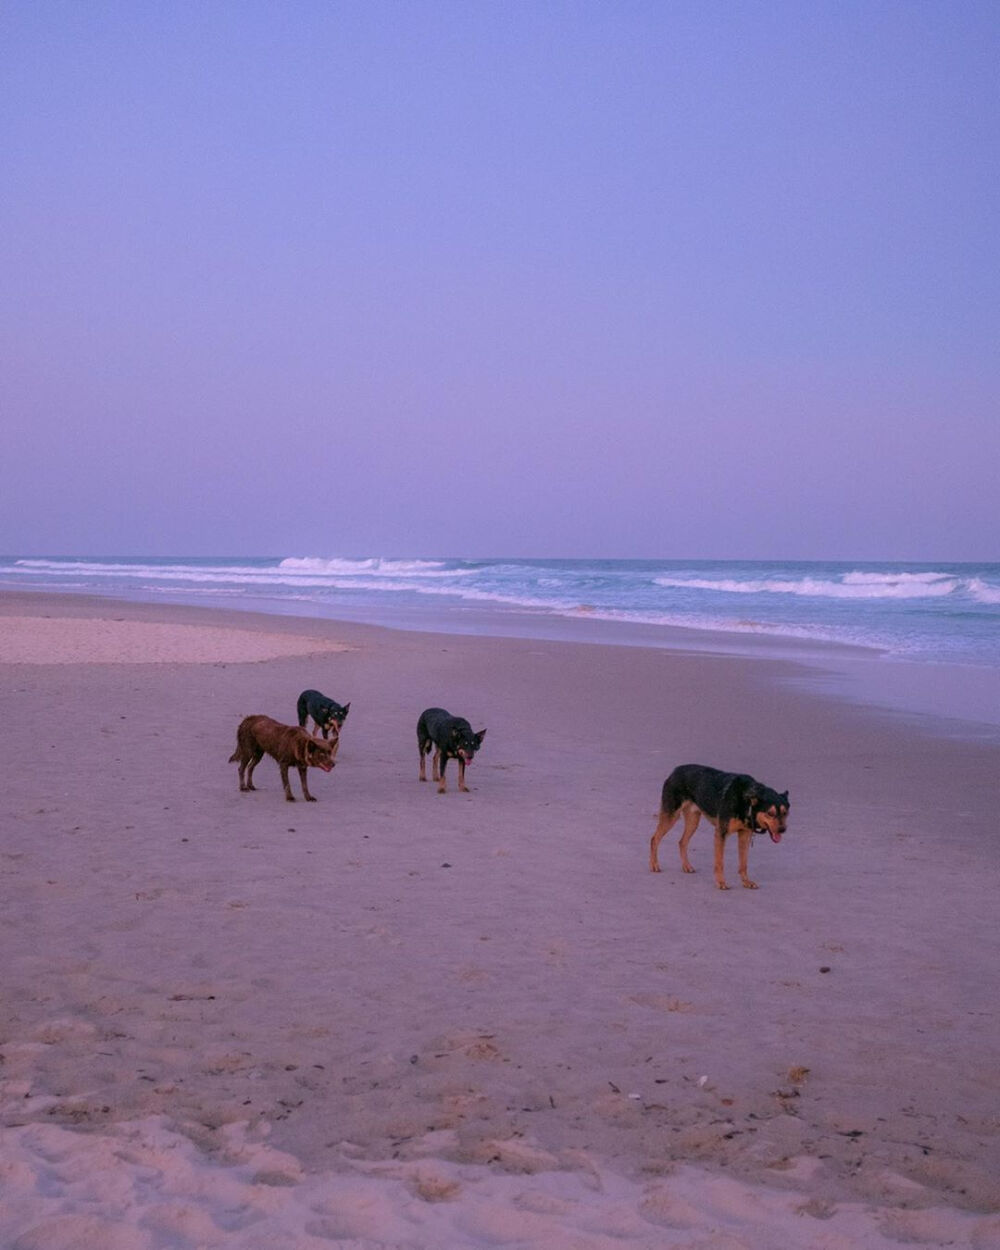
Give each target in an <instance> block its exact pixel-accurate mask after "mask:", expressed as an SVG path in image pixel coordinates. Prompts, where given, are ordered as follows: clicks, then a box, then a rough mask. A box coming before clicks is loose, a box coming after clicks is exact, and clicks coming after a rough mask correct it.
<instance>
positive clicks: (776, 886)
mask: <svg viewBox="0 0 1000 1250" xmlns="http://www.w3.org/2000/svg"><path fill="white" fill-rule="evenodd" d="M109 622H110V624H109ZM112 626H116V627H118V628H115V629H112V628H111V627H112ZM26 637H27V639H28V641H27V642H26V641H24V640H25V638H26ZM43 638H44V654H42V655H39V654H38V647H37V643H38V641H39V640H40V639H43ZM109 640H110V644H112V645H111V646H110V650H111V652H112V654H109ZM119 645H120V646H121V647H122V648H123V650H122V651H120V652H118V655H119V657H120V658H123V659H127V661H128V662H121V663H112V662H109V661H110V660H111V659H113V658H115V655H114V652H115V650H116V648H117V647H118V646H119ZM32 648H33V649H32ZM338 648H346V649H338ZM268 657H274V658H268ZM40 660H45V661H46V662H44V663H41V662H39V661H40ZM12 661H13V662H12ZM788 671H789V669H788V667H787V666H786V665H783V664H781V663H779V662H777V661H770V660H761V659H755V660H744V659H739V658H735V657H731V656H712V655H687V654H683V653H680V652H668V651H655V650H645V649H641V648H629V647H619V648H615V647H602V646H592V645H581V644H569V643H547V642H534V641H523V640H497V639H477V638H459V637H445V636H435V635H430V634H415V633H397V632H392V631H388V630H380V629H375V628H366V627H361V626H356V625H346V624H339V623H338V624H334V623H324V622H317V621H297V620H294V619H291V618H277V617H254V616H249V615H241V614H222V613H212V612H207V611H199V610H197V609H183V608H167V607H158V606H157V607H150V606H143V605H137V604H123V603H112V602H109V601H98V600H86V599H82V598H81V599H74V598H69V597H45V596H36V595H18V594H8V595H3V596H0V699H2V703H0V706H2V708H3V717H2V724H0V735H2V742H0V756H2V758H3V761H4V774H3V789H2V793H0V820H2V831H0V870H2V886H3V897H2V911H0V948H2V953H3V997H2V1006H0V1059H2V1065H0V1115H2V1120H0V1123H2V1125H3V1143H2V1148H0V1188H2V1193H3V1199H4V1201H3V1204H2V1206H0V1246H2V1247H3V1250H8V1248H10V1250H14V1248H16V1250H71V1248H72V1250H77V1248H78V1247H79V1248H82V1247H88V1250H90V1248H92V1247H101V1248H102V1250H145V1248H147V1247H149V1248H154V1247H155V1248H160V1247H162V1248H164V1250H166V1248H167V1247H170V1248H171V1250H174V1248H187V1247H190V1248H192V1250H194V1248H198V1250H201V1248H203V1247H204V1248H207V1247H215V1246H223V1247H239V1248H240V1250H242V1248H244V1247H245V1248H247V1250H252V1248H256V1247H260V1248H261V1250H263V1248H264V1247H267V1250H283V1248H285V1247H288V1248H292V1247H294V1248H295V1250H309V1248H312V1247H317V1248H318V1247H330V1246H339V1247H350V1248H351V1250H375V1247H388V1246H392V1247H407V1248H408V1250H417V1248H425V1247H426V1248H428V1250H429V1248H431V1247H433V1248H435V1250H442V1248H448V1247H457V1248H461V1247H480V1246H497V1245H500V1246H514V1247H525V1248H527V1247H546V1248H548V1247H552V1248H554V1250H562V1248H563V1247H565V1248H567V1250H569V1248H570V1247H573V1248H574V1250H598V1248H601V1250H603V1248H605V1247H612V1246H614V1247H616V1248H628V1247H650V1248H653V1247H668V1246H670V1247H672V1246H686V1247H699V1248H701V1250H739V1248H741V1247H752V1248H754V1250H757V1248H759V1250H764V1248H765V1247H767V1248H769V1250H770V1248H771V1247H775V1246H790V1247H804V1248H805V1247H809V1248H812V1247H816V1248H818V1250H836V1248H841V1247H843V1248H845V1250H846V1248H847V1247H856V1246H862V1247H868V1246H871V1247H882V1246H885V1247H888V1246H893V1247H898V1246H899V1245H900V1244H915V1245H921V1246H939V1245H940V1246H944V1245H952V1246H974V1247H977V1248H978V1250H987V1248H989V1247H997V1246H1000V1180H998V1178H1000V1062H998V1060H1000V1039H998V1030H997V1006H996V1005H997V1002H998V999H1000V996H998V992H997V990H998V987H997V980H998V959H997V943H996V936H997V915H998V907H997V897H998V889H997V887H998V879H997V878H998V873H997V867H996V818H995V815H994V806H995V802H996V789H997V784H996V783H997V773H998V768H997V765H998V756H1000V749H998V748H997V747H996V746H991V745H989V744H986V743H982V742H978V743H976V742H962V741H958V740H943V739H939V738H936V737H935V736H934V735H933V734H932V733H931V732H930V731H929V729H928V727H927V726H921V725H918V724H915V723H910V722H908V721H906V720H904V719H902V718H901V717H898V716H892V715H890V714H888V713H880V712H876V711H872V710H866V709H862V708H853V707H850V706H847V705H841V704H837V703H832V702H828V701H825V700H823V699H822V698H820V697H818V696H810V695H806V694H803V693H801V692H797V691H796V690H794V689H793V688H792V687H790V686H789V685H788V683H785V682H783V681H781V678H782V677H783V676H784V675H786V674H787V673H788ZM306 686H315V687H318V688H319V689H321V690H324V691H325V692H327V693H328V694H330V695H331V696H333V697H334V698H336V699H339V700H341V701H346V700H350V701H351V704H352V710H351V715H350V718H349V719H348V721H347V724H346V726H345V729H344V734H343V743H342V748H341V751H340V755H339V758H338V766H337V768H336V770H335V771H334V772H333V773H332V774H330V775H329V776H326V775H322V774H315V775H314V777H313V778H311V786H312V789H313V791H314V793H315V794H316V795H317V797H318V799H319V802H317V803H315V804H305V803H302V802H299V803H297V804H295V805H294V806H293V805H291V804H287V803H285V802H284V801H283V799H282V796H281V788H280V782H279V779H278V774H277V769H276V767H275V766H274V764H273V763H272V762H271V761H268V760H266V761H265V762H264V763H262V764H261V766H260V768H259V769H258V771H257V782H258V785H259V787H260V789H259V791H258V792H257V793H254V794H240V793H239V791H238V789H237V779H236V768H235V766H234V765H229V764H227V763H226V760H227V757H228V755H229V754H230V752H231V750H232V748H233V745H234V742H235V729H236V725H237V723H238V722H239V720H240V718H241V717H243V716H245V715H247V714H249V713H253V712H266V713H268V714H270V715H272V716H275V717H277V718H278V719H282V720H286V721H293V720H294V714H295V699H296V696H297V695H298V692H299V691H300V690H301V689H302V688H304V687H306ZM429 704H441V705H444V706H446V707H449V708H450V709H451V710H452V711H455V712H459V713H461V714H463V715H466V716H468V717H469V719H470V720H472V721H473V723H474V727H475V728H477V729H478V728H480V727H482V726H484V725H485V726H486V727H487V728H488V730H489V733H488V735H487V738H486V742H485V745H484V749H483V752H482V755H481V756H480V757H479V758H477V760H476V761H475V762H474V764H473V765H472V766H471V768H470V770H469V780H470V784H471V786H472V792H471V793H470V794H460V793H458V792H457V791H455V790H454V778H453V779H452V790H451V792H450V793H449V794H447V795H446V796H441V797H439V796H438V795H437V794H436V793H435V789H434V787H433V786H432V785H423V786H422V785H420V784H419V782H418V781H417V763H418V761H417V751H416V737H415V726H416V719H417V716H418V714H419V712H420V711H421V709H422V708H423V707H425V706H427V705H429ZM688 761H703V762H706V763H712V764H716V765H719V766H722V767H727V768H739V769H743V770H746V771H749V772H751V773H753V774H755V775H756V776H758V777H760V778H761V779H762V780H764V781H766V782H768V783H769V784H772V785H775V786H777V787H778V788H780V789H784V788H785V787H787V788H789V790H790V791H791V797H792V812H791V822H790V829H789V834H788V835H787V837H786V838H785V840H784V841H783V843H782V844H781V846H778V847H775V846H772V845H771V844H770V843H769V842H767V841H766V840H760V839H759V840H758V842H757V845H756V846H755V847H754V848H753V850H752V852H751V872H752V875H753V876H754V877H755V878H756V880H757V881H758V883H759V884H760V887H761V888H760V889H759V890H757V891H746V890H742V889H739V888H735V889H732V890H730V891H728V892H725V893H723V892H720V891H718V890H716V889H715V888H714V885H713V882H712V875H711V871H710V867H711V837H710V835H709V833H708V832H707V831H706V830H704V829H702V830H699V832H698V834H697V835H696V836H695V839H694V842H693V843H692V858H693V859H694V861H695V864H696V866H697V867H698V868H699V869H700V871H699V872H698V873H697V874H696V875H694V876H684V875H682V874H681V873H680V871H679V864H678V861H677V852H676V847H675V841H676V839H675V838H674V837H672V838H671V839H669V840H668V841H666V842H664V844H663V846H662V848H661V860H662V863H663V866H664V872H663V873H662V874H660V875H658V876H654V875H652V874H650V873H649V872H648V870H647V867H646V860H647V854H648V845H649V835H650V833H651V832H652V828H653V825H654V823H655V810H656V806H657V802H658V798H659V788H660V785H661V784H662V781H663V778H664V776H665V775H666V773H667V772H668V771H669V769H670V768H671V767H672V766H673V765H675V764H677V763H682V762H688ZM293 784H297V782H293ZM730 858H731V860H733V861H734V858H735V847H732V848H730ZM727 866H728V867H729V876H730V881H731V883H734V884H735V883H736V882H737V878H736V873H735V862H730V863H729V864H728V865H727Z"/></svg>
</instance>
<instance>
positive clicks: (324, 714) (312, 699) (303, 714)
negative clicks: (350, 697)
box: [298, 690, 351, 738]
mask: <svg viewBox="0 0 1000 1250" xmlns="http://www.w3.org/2000/svg"><path fill="white" fill-rule="evenodd" d="M350 710H351V705H350V704H349V703H345V704H344V706H343V707H341V706H340V704H339V703H336V702H335V701H334V700H333V699H328V698H327V697H326V695H325V694H320V692H319V691H318V690H303V691H302V693H301V694H300V695H299V702H298V713H299V724H300V725H301V727H302V728H303V729H305V726H306V721H307V720H308V719H309V717H310V716H311V717H312V718H313V723H314V725H315V726H316V728H317V729H318V730H319V731H320V733H321V734H322V735H323V737H324V738H326V737H328V735H329V732H330V730H331V729H333V730H335V731H336V733H339V732H340V729H341V726H342V725H343V723H344V721H345V720H347V713H348V712H349V711H350ZM335 736H336V734H335Z"/></svg>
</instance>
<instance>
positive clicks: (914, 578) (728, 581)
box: [653, 573, 962, 599]
mask: <svg viewBox="0 0 1000 1250" xmlns="http://www.w3.org/2000/svg"><path fill="white" fill-rule="evenodd" d="M653 581H654V582H655V583H656V585H657V586H663V587H665V588H668V589H683V590H714V591H720V592H722V593H725V594H733V595H760V594H774V595H801V596H804V597H808V598H826V599H934V598H939V597H942V596H944V595H950V594H951V593H952V592H953V591H955V590H957V589H959V588H960V587H961V585H962V580H961V579H960V578H957V577H953V576H951V575H949V574H946V573H935V574H931V575H925V574H908V573H902V574H889V573H883V574H869V573H847V574H845V575H844V577H843V579H842V580H841V581H830V580H829V579H827V578H816V577H802V578H798V579H796V580H794V581H793V580H791V579H785V578H777V577H769V578H756V579H754V578H747V579H746V580H740V579H738V578H722V579H710V578H698V577H655V578H654V579H653Z"/></svg>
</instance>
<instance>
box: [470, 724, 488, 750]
mask: <svg viewBox="0 0 1000 1250" xmlns="http://www.w3.org/2000/svg"><path fill="white" fill-rule="evenodd" d="M472 736H473V737H474V738H475V740H476V750H478V749H479V748H480V747H481V746H482V745H483V739H484V738H485V737H486V730H485V729H480V731H479V733H477V734H473V735H472Z"/></svg>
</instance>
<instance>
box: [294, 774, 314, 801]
mask: <svg viewBox="0 0 1000 1250" xmlns="http://www.w3.org/2000/svg"><path fill="white" fill-rule="evenodd" d="M297 767H298V770H299V781H301V782H302V797H303V798H304V799H305V801H306V802H307V803H315V802H316V799H315V797H314V796H313V795H311V794H310V793H309V783H308V782H307V781H306V773H307V772H308V771H309V770H308V769H307V768H306V766H305V764H299V765H297Z"/></svg>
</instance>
